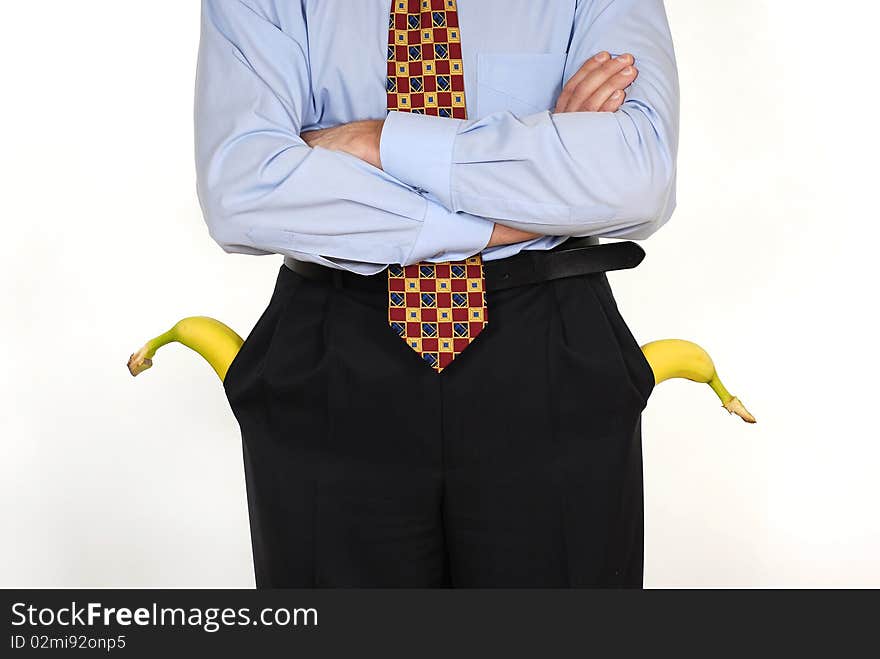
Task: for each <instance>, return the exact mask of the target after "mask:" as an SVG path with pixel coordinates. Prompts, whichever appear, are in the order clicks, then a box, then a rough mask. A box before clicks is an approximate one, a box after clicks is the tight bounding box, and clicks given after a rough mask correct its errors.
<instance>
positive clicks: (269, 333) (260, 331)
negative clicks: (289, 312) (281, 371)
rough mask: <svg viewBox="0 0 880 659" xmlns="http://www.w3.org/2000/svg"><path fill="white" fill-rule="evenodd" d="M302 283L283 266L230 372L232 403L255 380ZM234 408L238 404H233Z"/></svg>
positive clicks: (228, 391)
mask: <svg viewBox="0 0 880 659" xmlns="http://www.w3.org/2000/svg"><path fill="white" fill-rule="evenodd" d="M299 282H300V276H299V275H297V274H296V273H295V272H293V271H292V270H291V269H290V268H288V267H287V266H286V265H282V266H281V269H280V270H279V271H278V275H277V277H276V279H275V288H274V289H273V291H272V297H271V298H270V299H269V303H268V304H267V305H266V308H265V309H264V310H263V313H262V314H261V315H260V318H259V319H258V320H257V323H256V324H255V325H254V327H253V328H252V329H251V331H250V332H249V333H248V334H247V336H246V337H245V339H244V343H242V344H241V347H239V349H238V352H237V353H236V354H235V357H234V358H233V360H232V363H231V364H230V365H229V368H228V369H227V371H226V377H225V378H224V379H223V389H224V390H225V392H226V396H227V399H228V400H229V401H230V403H234V402H236V401H237V400H238V399H239V398H240V397H241V396H242V395H243V393H244V392H245V391H246V390H247V388H248V386H250V385H251V384H253V383H255V381H256V376H257V375H258V371H259V369H260V368H261V364H262V362H263V358H264V357H265V354H266V351H267V350H268V347H269V344H270V343H271V341H272V337H273V336H274V334H275V330H276V327H277V324H278V319H279V317H280V315H281V312H282V311H283V310H284V307H285V306H286V305H287V302H289V300H290V299H291V297H292V295H293V292H294V291H295V290H296V288H297V287H298V285H299ZM233 410H234V406H233Z"/></svg>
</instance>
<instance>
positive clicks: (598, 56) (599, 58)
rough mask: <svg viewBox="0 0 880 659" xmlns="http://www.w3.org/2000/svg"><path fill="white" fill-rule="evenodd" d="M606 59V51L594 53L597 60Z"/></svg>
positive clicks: (602, 60)
mask: <svg viewBox="0 0 880 659" xmlns="http://www.w3.org/2000/svg"><path fill="white" fill-rule="evenodd" d="M607 59H608V53H605V52H602V53H599V54H598V55H596V61H597V62H604V61H605V60H607Z"/></svg>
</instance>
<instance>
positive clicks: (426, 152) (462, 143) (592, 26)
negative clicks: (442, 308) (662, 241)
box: [380, 0, 679, 239]
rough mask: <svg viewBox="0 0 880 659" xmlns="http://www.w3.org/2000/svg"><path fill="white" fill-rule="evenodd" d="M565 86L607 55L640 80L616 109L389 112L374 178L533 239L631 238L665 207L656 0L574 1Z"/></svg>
mask: <svg viewBox="0 0 880 659" xmlns="http://www.w3.org/2000/svg"><path fill="white" fill-rule="evenodd" d="M568 46H569V47H568V54H567V58H566V64H565V71H564V76H563V78H564V80H565V81H567V80H568V79H570V78H571V77H572V76H573V75H574V74H575V73H576V72H577V71H578V69H579V68H580V67H581V66H582V65H583V64H584V62H586V61H587V59H588V58H590V57H591V56H593V55H595V54H596V53H598V52H600V51H602V50H607V51H608V52H610V53H612V54H613V55H618V54H622V53H626V52H629V53H632V54H633V56H634V58H635V65H636V67H637V68H638V70H639V75H638V76H637V78H636V79H635V81H634V82H633V83H632V84H631V85H630V86H629V87H628V88H627V90H626V92H627V97H626V100H625V102H624V103H623V104H622V105H621V107H620V108H619V109H618V110H617V111H616V112H566V113H558V114H554V113H552V112H551V111H550V110H545V111H542V112H538V113H533V114H529V115H523V116H517V115H516V114H515V113H513V112H511V111H506V110H505V111H499V112H495V113H492V114H488V115H486V116H484V117H480V118H476V119H451V118H445V117H436V116H430V115H414V114H409V113H403V112H390V113H389V115H388V117H387V118H386V121H385V127H384V128H383V131H382V137H381V142H380V157H381V160H382V166H383V169H384V170H385V171H386V172H388V173H390V174H392V175H393V176H395V177H397V178H399V180H401V181H405V182H407V183H409V184H411V185H414V186H417V187H418V188H419V189H423V190H427V191H430V192H431V193H433V194H434V195H435V196H436V198H437V199H438V200H439V201H440V203H441V204H442V205H443V206H445V207H446V208H447V209H449V210H451V211H456V212H457V211H466V212H469V213H473V214H476V215H479V216H482V217H487V218H492V219H494V220H495V221H496V222H499V223H501V224H504V225H507V226H510V227H513V228H516V229H522V230H524V231H532V232H535V233H539V234H543V235H595V236H604V237H611V238H631V239H642V238H646V237H648V236H649V235H651V234H652V233H654V232H655V231H656V230H657V229H658V228H659V227H661V226H662V225H663V224H665V222H666V221H667V220H668V219H669V218H670V216H671V215H672V212H673V210H674V208H675V204H676V198H675V181H676V159H677V152H678V133H679V81H678V72H677V66H676V61H675V53H674V48H673V43H672V37H671V34H670V30H669V24H668V21H667V17H666V11H665V8H664V5H663V2H662V0H592V1H587V0H579V2H578V3H577V8H576V10H575V25H574V29H573V33H572V38H571V42H570V43H569V45H568Z"/></svg>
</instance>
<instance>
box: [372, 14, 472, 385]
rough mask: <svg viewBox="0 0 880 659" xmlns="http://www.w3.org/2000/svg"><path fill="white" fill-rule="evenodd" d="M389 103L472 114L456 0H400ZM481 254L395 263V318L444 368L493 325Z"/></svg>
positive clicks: (391, 315)
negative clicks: (489, 319)
mask: <svg viewBox="0 0 880 659" xmlns="http://www.w3.org/2000/svg"><path fill="white" fill-rule="evenodd" d="M387 89H388V110H389V111H390V110H398V111H401V112H416V113H419V114H430V115H435V116H440V117H452V118H455V119H466V118H467V111H466V109H465V98H464V69H463V68H462V61H461V39H460V38H459V30H458V8H457V6H456V0H392V2H391V20H390V22H389V30H388V87H387ZM485 291H486V286H485V279H484V277H483V261H482V258H481V257H480V255H479V254H478V255H476V256H473V257H471V258H469V259H467V260H465V261H447V262H445V263H436V264H435V263H418V264H415V265H408V266H404V267H402V266H399V265H391V266H390V267H389V268H388V322H389V323H390V325H391V327H392V328H393V329H394V330H395V331H396V332H397V333H398V334H399V335H400V337H401V338H402V339H403V340H404V341H406V343H407V345H409V347H410V348H412V349H413V350H415V351H416V352H417V353H418V354H419V355H421V357H422V359H423V360H424V361H425V362H426V363H427V364H428V365H429V366H431V367H432V368H433V369H434V370H436V371H437V372H438V373H440V372H441V371H442V370H443V369H444V368H446V367H447V366H449V364H450V363H451V362H452V360H453V359H454V358H455V357H456V356H457V355H459V354H460V353H461V352H462V351H463V350H464V349H465V348H467V347H468V345H470V343H471V342H472V341H473V340H474V339H475V338H476V337H477V335H478V334H479V333H480V332H481V331H482V329H483V328H484V327H485V326H486V322H487V316H486V293H485Z"/></svg>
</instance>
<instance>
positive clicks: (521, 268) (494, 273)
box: [284, 236, 645, 291]
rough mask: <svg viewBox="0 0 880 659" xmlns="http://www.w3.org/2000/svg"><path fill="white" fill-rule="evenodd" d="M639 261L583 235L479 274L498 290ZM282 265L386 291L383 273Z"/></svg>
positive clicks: (487, 265) (639, 252)
mask: <svg viewBox="0 0 880 659" xmlns="http://www.w3.org/2000/svg"><path fill="white" fill-rule="evenodd" d="M643 258H645V251H644V250H643V249H642V248H641V247H640V246H639V245H637V244H636V243H634V242H632V241H630V240H627V241H623V242H613V243H605V244H600V243H599V240H598V239H597V238H594V237H592V236H587V237H584V238H569V239H568V240H566V241H564V242H563V243H561V244H559V245H557V246H556V247H554V248H553V249H551V250H523V251H521V252H519V253H518V254H514V255H513V256H509V257H507V258H505V259H495V260H492V261H484V262H483V274H484V275H485V277H486V290H487V291H499V290H503V289H505V288H514V287H516V286H526V285H529V284H537V283H539V282H542V281H549V280H551V279H562V278H563V277H577V276H579V275H586V274H590V273H594V272H605V271H607V270H623V269H626V268H634V267H636V266H637V265H638V264H639V263H641V262H642V259H643ZM284 265H286V266H287V267H288V268H290V269H291V270H293V271H294V272H296V273H297V274H300V275H302V276H303V277H306V278H307V279H318V280H322V281H330V282H333V283H334V284H335V285H336V286H339V287H350V288H359V289H362V290H371V291H373V290H375V291H385V290H387V285H388V284H387V279H388V277H387V274H386V271H385V270H382V271H381V272H379V273H377V274H375V275H359V274H356V273H354V272H350V271H348V270H340V269H338V268H330V267H327V266H323V265H319V264H317V263H312V262H311V261H300V260H298V259H293V258H289V257H288V258H285V259H284Z"/></svg>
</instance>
